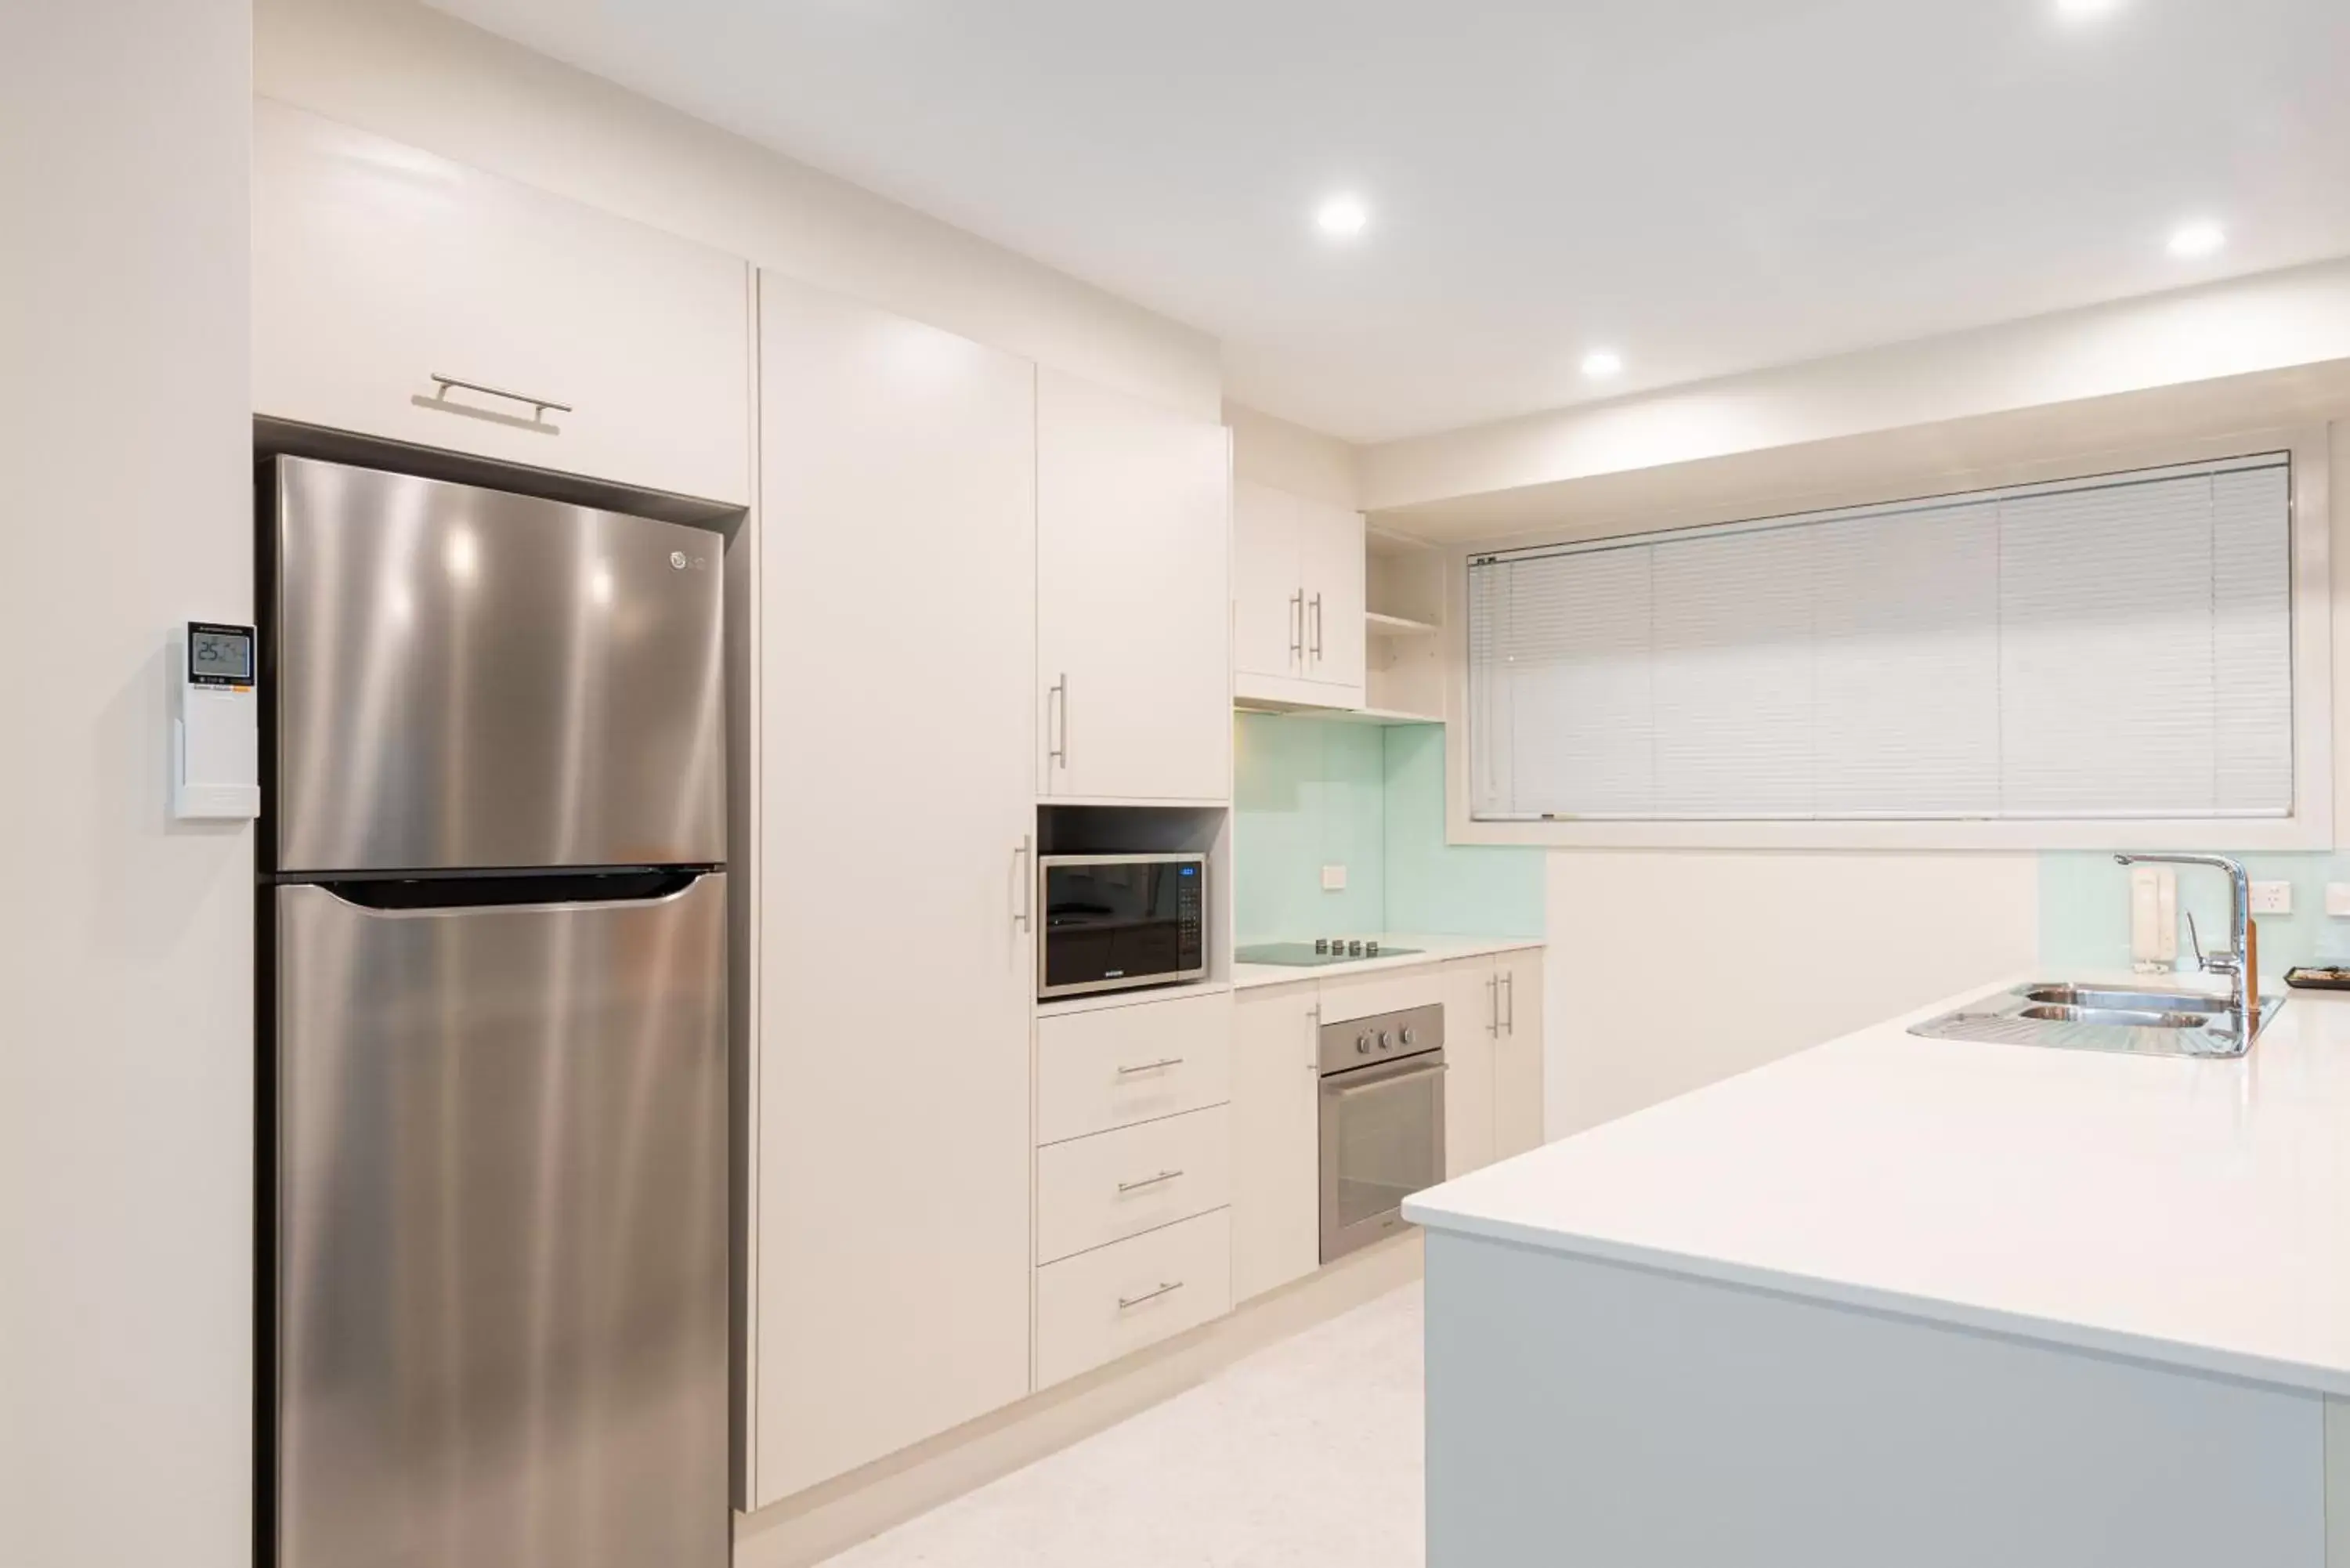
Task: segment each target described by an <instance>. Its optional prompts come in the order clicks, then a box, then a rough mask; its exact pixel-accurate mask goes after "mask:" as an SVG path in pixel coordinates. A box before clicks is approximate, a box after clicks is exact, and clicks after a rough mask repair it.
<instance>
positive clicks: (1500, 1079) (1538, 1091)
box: [1493, 948, 1543, 1159]
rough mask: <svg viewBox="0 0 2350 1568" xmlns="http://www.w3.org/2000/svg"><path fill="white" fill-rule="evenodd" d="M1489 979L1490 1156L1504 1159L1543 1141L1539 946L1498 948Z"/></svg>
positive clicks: (1540, 952)
mask: <svg viewBox="0 0 2350 1568" xmlns="http://www.w3.org/2000/svg"><path fill="white" fill-rule="evenodd" d="M1493 979H1494V987H1495V992H1496V997H1495V1005H1496V1006H1497V1008H1498V1009H1499V1012H1500V1020H1499V1026H1498V1028H1497V1029H1496V1031H1495V1033H1494V1036H1493V1158H1496V1159H1507V1158H1510V1157H1511V1156H1512V1155H1513V1154H1523V1153H1525V1152H1526V1150H1528V1149H1530V1148H1539V1147H1542V1142H1543V1020H1542V1014H1543V954H1542V950H1541V949H1539V948H1529V949H1522V950H1518V951H1515V952H1505V953H1501V954H1498V955H1497V956H1496V957H1495V958H1494V960H1493Z"/></svg>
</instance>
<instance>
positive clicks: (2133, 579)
mask: <svg viewBox="0 0 2350 1568" xmlns="http://www.w3.org/2000/svg"><path fill="white" fill-rule="evenodd" d="M2290 516H2291V468H2290V462H2289V460H2288V458H2287V457H2286V456H2285V455H2284V454H2282V453H2279V454H2275V455H2272V456H2263V457H2255V458H2242V459H2235V460H2231V461H2229V462H2216V463H2204V464H2197V465H2194V466H2191V467H2179V468H2167V469H2161V470H2156V471H2149V472H2133V473H2120V474H2110V475H2106V476H2103V477H2100V478H2095V479H2088V480H2075V481H2069V482H2066V483H2059V484H2044V485H2033V486H2027V487H2022V488H2018V489H2012V490H2002V491H1986V492H1978V493H1969V494H1963V495H1950V496H1944V497H1939V498H1936V499H1933V500H1929V501H1923V502H1911V503H1905V504H1900V505H1898V506H1885V507H1876V508H1869V509H1866V510H1854V511H1846V512H1836V513H1824V514H1814V515H1807V516H1799V517H1783V518H1773V519H1770V520H1767V521H1763V522H1757V523H1752V524H1731V525H1727V526H1723V527H1717V528H1707V529H1696V530H1690V531H1686V532H1681V533H1676V534H1662V535H1650V536H1647V537H1641V538H1630V539H1621V540H1610V541H1604V542H1598V543H1594V544H1590V545H1558V546H1555V547H1550V548H1537V549H1526V550H1514V551H1509V552H1506V553H1502V554H1495V555H1479V556H1471V558H1470V562H1469V570H1468V591H1469V607H1468V608H1469V698H1470V707H1469V725H1468V730H1469V733H1468V741H1469V747H1470V774H1471V777H1470V787H1471V815H1474V816H1475V817H1477V818H1479V819H1481V820H1486V821H1524V820H1539V819H1544V818H1576V819H1608V818H1615V819H1624V820H1642V821H1657V820H1672V819H1679V820H1698V821H1708V820H1711V821H1751V820H1770V819H1796V820H1837V819H1843V820H1852V819H1872V818H1875V819H1918V820H1930V819H1965V818H1984V819H2039V820H2051V819H2066V818H2070V819H2084V818H2086V819H2116V820H2127V819H2147V818H2203V817H2210V818H2223V817H2271V816H2285V815H2290V814H2291V812H2292V810H2293V591H2292V587H2293V578H2292V538H2291V529H2290Z"/></svg>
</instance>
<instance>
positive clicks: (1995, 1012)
mask: <svg viewBox="0 0 2350 1568" xmlns="http://www.w3.org/2000/svg"><path fill="white" fill-rule="evenodd" d="M2283 1002H2284V998H2283V997H2282V996H2271V997H2263V998H2262V1000H2261V1006H2260V1014H2259V1016H2258V1017H2257V1018H2256V1019H2255V1020H2254V1021H2253V1023H2252V1027H2251V1030H2250V1031H2248V1032H2247V1035H2248V1036H2250V1037H2246V1036H2240V1035H2239V1034H2238V1033H2237V1029H2236V1018H2235V1014H2234V1013H2233V1012H2230V1011H2229V1007H2228V999H2227V998H2226V997H2224V996H2213V995H2211V994H2210V993H2209V992H2189V991H2168V990H2165V989H2162V988H2160V987H2158V986H2129V985H2080V984H2074V983H2072V982H2069V981H2031V982H2028V983H2026V984H2023V985H2019V986H2014V987H2012V988H2011V989H2009V990H2006V991H2002V992H1994V993H1992V994H1991V995H1990V996H1986V997H1982V998H1980V999H1979V1000H1977V1001H1974V1002H1969V1003H1968V1004H1967V1005H1966V1006H1964V1007H1961V1008H1960V1009H1959V1010H1958V1011H1957V1012H1946V1013H1943V1014H1942V1015H1941V1016H1940V1017H1939V1018H1933V1019H1929V1020H1928V1021H1927V1022H1925V1023H1918V1024H1913V1025H1911V1026H1910V1029H1909V1033H1912V1034H1922V1035H1925V1036H1926V1037H1928V1038H1929V1039H1935V1040H1983V1041H1990V1042H1993V1043H1995V1044H2006V1045H2054V1046H2059V1047H2062V1048H2065V1049H2069V1050H2074V1051H2127V1052H2133V1053H2136V1054H2139V1055H2144V1056H2241V1055H2242V1054H2244V1052H2245V1051H2246V1050H2247V1049H2248V1048H2249V1047H2250V1046H2251V1037H2257V1036H2258V1035H2259V1033H2260V1031H2261V1028H2262V1025H2264V1024H2266V1023H2268V1021H2269V1020H2270V1019H2271V1018H2272V1017H2274V1016H2275V1014H2276V1010H2277V1009H2278V1008H2279V1007H2280V1006H2282V1004H2283Z"/></svg>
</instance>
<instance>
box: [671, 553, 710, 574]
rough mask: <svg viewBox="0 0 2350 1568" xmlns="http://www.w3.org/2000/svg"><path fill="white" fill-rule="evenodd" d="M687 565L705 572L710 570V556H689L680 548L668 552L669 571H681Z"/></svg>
mask: <svg viewBox="0 0 2350 1568" xmlns="http://www.w3.org/2000/svg"><path fill="white" fill-rule="evenodd" d="M688 566H691V567H692V568H693V569H694V570H695V571H697V572H706V571H708V570H710V557H709V556H689V555H687V554H686V553H685V552H684V551H682V550H671V552H670V553H669V569H670V570H671V571H672V572H681V571H683V570H685V569H686V568H687V567H688Z"/></svg>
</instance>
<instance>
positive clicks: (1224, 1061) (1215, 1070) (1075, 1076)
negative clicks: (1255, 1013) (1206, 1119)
mask: <svg viewBox="0 0 2350 1568" xmlns="http://www.w3.org/2000/svg"><path fill="white" fill-rule="evenodd" d="M1231 1098H1232V993H1231V992H1210V993H1209V994H1207V995H1205V996H1187V997H1182V998H1180V999H1177V1000H1173V1001H1169V1002H1141V1003H1138V1004H1137V1005H1135V1006H1132V1007H1106V1008H1101V1009H1099V1010H1097V1011H1095V1012H1072V1013H1066V1014H1064V1015H1061V1016H1057V1017H1051V1018H1043V1019H1039V1020H1037V1023H1036V1141H1037V1142H1038V1143H1040V1144H1050V1143H1059V1142H1060V1141H1061V1140H1062V1139H1064V1138H1072V1137H1085V1136H1086V1135H1087V1134H1088V1133H1097V1132H1107V1131H1108V1130H1109V1129H1110V1128H1112V1127H1131V1126H1133V1125H1134V1124H1135V1123H1136V1122H1147V1121H1154V1120H1156V1119H1158V1118H1159V1117H1160V1116H1176V1115H1179V1114H1180V1113H1181V1112H1184V1111H1196V1110H1199V1109H1201V1107H1202V1106H1220V1105H1222V1104H1223V1103H1224V1102H1225V1101H1227V1100H1229V1099H1231Z"/></svg>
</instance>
